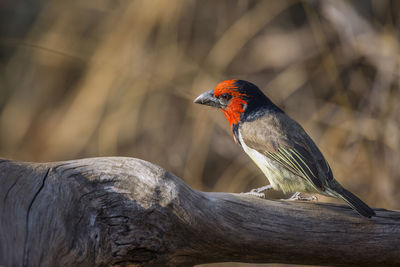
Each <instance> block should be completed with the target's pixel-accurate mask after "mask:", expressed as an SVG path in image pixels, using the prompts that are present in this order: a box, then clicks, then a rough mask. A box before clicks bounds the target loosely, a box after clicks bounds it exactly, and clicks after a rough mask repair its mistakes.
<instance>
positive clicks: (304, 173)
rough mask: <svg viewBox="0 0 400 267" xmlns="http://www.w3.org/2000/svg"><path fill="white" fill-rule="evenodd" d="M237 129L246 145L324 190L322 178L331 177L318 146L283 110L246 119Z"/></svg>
mask: <svg viewBox="0 0 400 267" xmlns="http://www.w3.org/2000/svg"><path fill="white" fill-rule="evenodd" d="M240 132H241V136H242V139H243V142H245V144H246V145H247V146H248V147H250V148H252V149H254V150H256V151H258V152H259V153H261V154H263V155H265V156H266V157H268V158H270V159H272V160H274V161H276V162H278V163H279V164H280V165H281V166H282V167H284V168H285V169H287V170H288V171H290V172H292V173H293V174H295V175H297V176H299V177H302V178H304V179H305V180H307V181H308V182H309V183H310V184H312V185H314V187H316V188H317V189H318V190H324V186H323V183H322V181H323V180H324V179H328V180H329V179H330V178H331V177H333V176H332V172H331V170H330V167H329V164H328V163H327V162H326V160H325V158H324V157H323V155H322V153H321V152H320V151H319V149H318V147H317V146H316V145H315V144H314V142H313V141H312V140H311V138H310V137H309V136H308V135H307V133H306V132H305V131H304V130H303V128H302V127H301V126H300V125H299V124H298V123H296V122H295V121H294V120H292V119H290V118H289V117H288V116H286V115H285V114H284V113H280V114H271V115H269V116H268V115H267V116H264V117H263V118H260V119H257V120H255V121H252V122H246V123H244V124H243V125H242V126H241V131H240ZM320 178H323V179H320Z"/></svg>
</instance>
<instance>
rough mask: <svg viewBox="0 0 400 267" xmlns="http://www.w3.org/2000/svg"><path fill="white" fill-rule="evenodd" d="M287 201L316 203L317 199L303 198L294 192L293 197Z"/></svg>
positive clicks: (314, 197)
mask: <svg viewBox="0 0 400 267" xmlns="http://www.w3.org/2000/svg"><path fill="white" fill-rule="evenodd" d="M287 200H290V201H295V200H300V201H318V198H317V197H316V196H310V197H303V196H302V195H301V193H300V192H296V193H295V194H294V195H293V196H291V197H290V198H289V199H287Z"/></svg>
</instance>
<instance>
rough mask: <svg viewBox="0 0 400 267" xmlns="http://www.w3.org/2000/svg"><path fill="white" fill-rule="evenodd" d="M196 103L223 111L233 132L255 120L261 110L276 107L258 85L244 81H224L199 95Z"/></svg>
mask: <svg viewBox="0 0 400 267" xmlns="http://www.w3.org/2000/svg"><path fill="white" fill-rule="evenodd" d="M194 103H197V104H202V105H207V106H211V107H216V108H219V109H221V110H222V112H223V113H224V115H225V117H226V119H227V120H228V122H229V124H230V126H231V129H232V131H234V127H235V125H238V124H239V123H240V122H242V121H246V120H247V119H249V117H251V118H253V117H254V115H255V114H256V113H257V112H259V111H260V110H265V108H268V107H276V106H275V105H274V104H273V103H272V102H271V101H270V100H269V99H268V98H267V97H266V96H265V95H264V94H263V92H261V90H260V89H258V87H257V86H256V85H254V84H252V83H250V82H247V81H243V80H227V81H223V82H221V83H220V84H218V85H217V87H215V89H213V90H210V91H207V92H205V93H203V94H201V95H199V96H198V97H197V98H196V99H195V100H194Z"/></svg>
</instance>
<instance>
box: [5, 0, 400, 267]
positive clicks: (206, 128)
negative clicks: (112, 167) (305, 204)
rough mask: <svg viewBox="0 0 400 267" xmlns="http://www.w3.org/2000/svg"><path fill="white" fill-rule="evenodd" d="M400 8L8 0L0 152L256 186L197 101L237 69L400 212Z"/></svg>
mask: <svg viewBox="0 0 400 267" xmlns="http://www.w3.org/2000/svg"><path fill="white" fill-rule="evenodd" d="M399 14H400V2H399V1H384V0H374V1H351V2H346V1H345V2H342V1H323V2H319V1H281V0H279V1H245V0H243V1H212V0H206V1H187V0H168V1H165V0H164V1H162V0H160V1H155V0H152V1H144V0H143V1H133V0H130V1H128V0H97V1H81V0H71V1H64V0H51V1H50V0H49V1H44V0H36V1H33V0H32V1H12V0H1V1H0V157H5V158H11V159H16V160H23V161H58V160H67V159H76V158H83V157H97V156H113V155H115V156H129V157H138V158H142V159H145V160H148V161H151V162H154V163H156V164H159V165H161V166H162V167H164V168H166V169H168V170H169V171H171V172H173V173H175V174H176V175H178V176H179V177H181V178H182V179H184V180H185V181H186V182H187V183H188V184H189V185H191V186H192V187H195V188H196V189H200V190H206V191H226V192H242V191H246V190H249V189H251V188H253V187H258V186H261V185H263V184H265V183H266V179H265V177H263V175H262V174H261V172H260V171H259V170H258V169H257V167H256V166H255V165H254V164H253V163H252V162H251V160H250V159H249V158H248V157H247V156H246V155H245V153H244V152H243V151H242V150H241V148H240V147H239V146H238V145H236V144H234V142H233V139H232V137H231V133H230V132H229V126H228V123H227V122H226V121H225V118H224V117H223V115H222V113H221V112H219V111H217V110H212V109H211V108H206V107H203V106H199V105H195V104H193V103H192V101H193V99H194V98H195V97H196V96H197V95H199V94H200V93H201V92H203V91H205V90H209V89H212V88H214V87H215V86H216V84H217V83H218V82H220V81H222V80H224V79H232V78H240V79H246V80H249V81H252V82H253V83H255V84H257V85H258V86H259V87H260V88H261V89H262V90H263V91H264V92H265V93H266V94H267V95H268V96H269V97H270V98H271V99H272V100H273V101H274V102H275V103H276V104H278V105H279V106H280V107H281V108H283V109H284V110H285V111H286V112H287V113H288V114H289V115H290V116H292V117H293V118H295V119H296V120H297V121H299V122H300V123H301V124H302V125H303V127H304V128H305V129H306V130H307V131H308V133H309V134H310V135H311V136H312V137H313V139H314V140H315V141H316V143H317V144H318V145H319V147H320V149H321V150H322V152H323V153H324V155H325V156H326V158H327V160H328V161H329V162H330V164H331V167H332V169H333V170H334V174H335V176H336V179H337V180H339V181H340V182H341V183H342V184H343V185H345V186H346V187H347V188H348V189H349V190H350V191H353V192H354V193H356V194H357V195H359V196H360V197H361V198H362V199H363V200H365V201H366V202H367V203H368V204H370V205H371V206H373V207H382V208H387V209H400V190H399V188H400V168H399V165H400V141H399V140H400V131H399V125H400V104H399V102H400V91H399V78H400V77H399V59H400V57H399V42H398V36H399V23H400V16H399ZM269 196H270V197H283V196H282V195H280V194H279V193H271V194H270V195H269ZM319 199H320V201H326V200H329V201H334V200H332V199H326V198H323V197H320V198H319ZM213 266H217V265H213ZM224 266H229V264H226V265H224ZM236 266H239V265H236ZM240 266H249V265H244V264H243V265H240Z"/></svg>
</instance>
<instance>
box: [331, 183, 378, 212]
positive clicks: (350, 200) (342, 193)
mask: <svg viewBox="0 0 400 267" xmlns="http://www.w3.org/2000/svg"><path fill="white" fill-rule="evenodd" d="M338 187H339V188H338ZM326 191H327V193H328V194H330V195H333V196H335V197H337V198H340V199H342V200H344V201H345V202H346V203H347V204H348V205H349V206H350V207H352V208H353V209H354V210H355V211H357V212H358V213H359V214H360V215H362V216H365V217H368V218H370V217H372V216H376V214H375V211H374V210H373V209H371V208H370V207H369V206H368V205H367V204H365V203H364V202H362V200H361V199H359V198H358V197H357V196H355V195H354V194H353V193H351V192H350V191H348V190H346V189H344V188H343V187H342V186H340V185H339V186H335V189H331V188H327V189H326Z"/></svg>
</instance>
